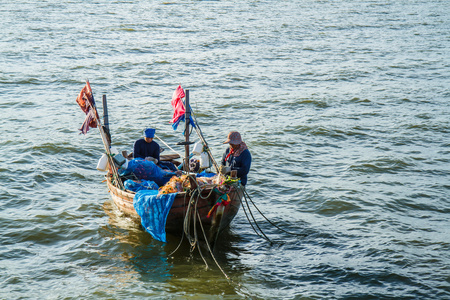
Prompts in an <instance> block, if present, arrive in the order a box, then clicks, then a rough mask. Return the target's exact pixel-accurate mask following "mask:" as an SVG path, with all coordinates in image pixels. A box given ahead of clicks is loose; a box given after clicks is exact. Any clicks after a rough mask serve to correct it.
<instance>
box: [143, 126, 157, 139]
mask: <svg viewBox="0 0 450 300" xmlns="http://www.w3.org/2000/svg"><path fill="white" fill-rule="evenodd" d="M144 136H145V137H146V138H153V137H154V136H155V129H153V128H147V129H145V130H144Z"/></svg>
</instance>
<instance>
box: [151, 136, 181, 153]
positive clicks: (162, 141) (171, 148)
mask: <svg viewBox="0 0 450 300" xmlns="http://www.w3.org/2000/svg"><path fill="white" fill-rule="evenodd" d="M155 137H156V138H157V139H158V140H160V141H161V143H163V144H164V145H165V146H166V147H167V148H169V149H170V150H172V151H173V152H175V153H176V154H178V155H179V156H180V157H183V155H181V154H180V153H178V152H177V151H175V150H174V149H173V148H172V147H170V146H169V145H168V144H167V143H166V142H164V141H163V140H162V139H161V138H160V137H159V136H157V135H156V134H155Z"/></svg>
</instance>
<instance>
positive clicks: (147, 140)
mask: <svg viewBox="0 0 450 300" xmlns="http://www.w3.org/2000/svg"><path fill="white" fill-rule="evenodd" d="M144 140H145V141H146V142H147V143H151V142H152V141H153V138H148V137H145V138H144Z"/></svg>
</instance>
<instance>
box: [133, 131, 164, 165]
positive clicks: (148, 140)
mask: <svg viewBox="0 0 450 300" xmlns="http://www.w3.org/2000/svg"><path fill="white" fill-rule="evenodd" d="M154 136H155V129H153V128H147V129H145V130H144V138H143V139H139V140H137V141H136V142H134V147H133V156H134V158H138V157H140V158H143V159H145V160H149V161H153V162H154V163H155V164H158V162H159V153H160V148H159V145H158V143H157V142H155V141H154V140H153V137H154Z"/></svg>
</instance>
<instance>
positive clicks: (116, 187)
mask: <svg viewBox="0 0 450 300" xmlns="http://www.w3.org/2000/svg"><path fill="white" fill-rule="evenodd" d="M180 88H181V87H179V88H178V89H177V91H178V92H180V91H179V89H180ZM181 93H182V95H183V96H184V97H181V98H179V99H177V100H180V101H181V99H182V98H185V101H184V102H182V101H181V103H182V105H183V106H184V116H183V117H184V121H185V126H186V128H185V133H186V134H185V140H184V142H181V143H179V144H181V145H183V146H184V148H185V156H184V158H183V162H182V163H180V162H178V161H177V159H178V158H182V157H181V156H180V155H179V154H169V155H161V156H160V160H161V161H170V162H173V163H176V164H177V165H180V164H181V165H182V166H183V169H182V174H183V175H182V176H183V177H184V181H185V182H183V184H182V187H183V189H182V190H178V191H177V192H176V194H175V195H174V197H173V202H172V204H171V206H170V207H169V208H168V213H167V216H163V217H165V218H166V219H165V225H164V229H165V232H168V233H171V234H173V235H181V236H182V237H183V236H185V237H186V238H187V239H188V240H189V242H190V243H191V245H192V244H193V243H195V242H197V243H198V241H199V240H203V241H206V242H207V245H208V247H211V249H212V248H213V247H214V245H215V244H216V241H217V239H218V238H219V236H220V233H221V232H222V231H223V230H225V229H226V228H227V227H228V226H229V225H230V223H231V222H232V220H233V219H234V217H235V216H236V214H237V212H238V211H239V208H240V204H241V200H242V197H243V195H244V192H243V189H242V187H241V186H240V183H239V180H238V179H237V178H235V174H231V175H230V176H225V175H223V174H220V170H219V167H218V165H217V163H216V162H215V160H214V158H213V157H212V154H211V151H210V150H209V147H208V144H207V142H206V141H205V139H204V137H203V134H202V132H201V130H200V126H199V124H198V122H196V120H195V117H194V118H193V114H192V110H191V108H190V105H189V90H186V91H184V90H181ZM174 96H175V93H174ZM172 100H174V99H172ZM77 103H78V104H79V105H80V107H81V108H82V110H83V112H85V113H86V119H85V122H84V123H83V126H82V128H81V129H80V130H81V131H82V132H83V133H86V132H87V131H88V130H89V128H99V131H100V134H101V137H102V141H103V144H104V148H105V152H106V153H105V155H106V159H107V166H108V168H107V174H106V175H105V177H106V180H105V181H106V184H107V187H108V190H109V193H110V195H111V198H112V200H113V201H114V203H115V205H116V206H117V208H118V209H119V210H120V211H121V212H123V213H124V214H125V215H126V216H128V217H130V218H131V219H133V220H135V221H137V222H139V223H141V224H142V225H143V227H144V228H145V230H147V231H148V232H149V233H151V234H152V235H153V237H155V238H157V237H156V235H154V234H153V232H152V228H148V227H149V225H148V223H145V224H144V222H143V220H144V219H153V216H147V215H142V212H141V214H139V213H138V211H137V210H136V207H135V204H136V203H135V202H136V201H135V198H136V195H137V194H138V193H139V192H133V191H131V190H128V189H126V188H125V186H124V180H125V178H124V177H123V176H122V175H121V174H120V166H118V165H117V161H116V160H115V159H114V154H112V153H111V136H110V133H109V128H108V126H105V125H107V124H108V120H107V106H106V97H105V96H103V114H104V116H103V119H104V124H105V125H102V123H101V120H100V117H99V115H98V112H97V107H96V104H95V101H94V97H93V94H92V89H91V87H90V84H89V81H87V82H86V85H85V87H84V88H83V89H82V90H81V92H80V94H79V96H78V98H77ZM172 105H173V103H172ZM174 109H175V106H174ZM191 123H193V124H192V125H191ZM190 126H192V127H193V128H195V131H196V133H197V135H198V137H199V138H200V141H201V143H202V150H203V151H204V152H203V153H204V154H207V155H208V158H209V161H210V162H212V166H213V167H214V168H215V171H216V172H215V173H214V174H215V177H214V179H211V180H209V181H204V180H203V181H202V180H201V179H199V178H198V177H197V176H198V175H199V174H198V173H195V172H193V171H192V170H190V168H189V157H190V149H189V146H190V145H191V144H192V142H191V141H190V140H189V132H190ZM83 130H84V131H83ZM160 189H161V188H160ZM158 197H159V199H160V198H161V195H158V196H157V198H158ZM164 201H165V200H164ZM164 204H167V203H163V205H164ZM149 210H150V213H152V211H158V210H160V208H158V207H156V208H154V209H153V208H152V207H147V208H146V210H145V211H146V213H147V212H148V211H149ZM147 217H148V218H147ZM164 238H165V233H164ZM157 239H158V238H157ZM160 240H161V239H160ZM163 241H165V240H163Z"/></svg>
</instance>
